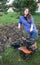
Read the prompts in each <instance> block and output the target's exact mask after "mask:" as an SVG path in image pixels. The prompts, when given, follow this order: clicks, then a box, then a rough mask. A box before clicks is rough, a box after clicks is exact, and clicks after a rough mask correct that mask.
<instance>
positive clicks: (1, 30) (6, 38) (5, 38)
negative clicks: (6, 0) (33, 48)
mask: <svg viewBox="0 0 40 65" xmlns="http://www.w3.org/2000/svg"><path fill="white" fill-rule="evenodd" d="M37 28H38V32H39V36H40V26H37ZM21 31H22V30H21ZM21 31H19V30H18V28H17V24H8V25H5V26H4V27H0V52H2V51H4V48H5V46H6V45H10V46H11V45H12V44H15V43H18V39H19V38H21V37H22V33H21Z"/></svg>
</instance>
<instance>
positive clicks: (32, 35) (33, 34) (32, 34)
mask: <svg viewBox="0 0 40 65" xmlns="http://www.w3.org/2000/svg"><path fill="white" fill-rule="evenodd" d="M23 36H24V37H26V38H27V37H30V38H32V39H35V40H36V39H37V37H38V30H37V29H34V30H33V31H32V32H27V31H25V30H23Z"/></svg>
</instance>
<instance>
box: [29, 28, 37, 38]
mask: <svg viewBox="0 0 40 65" xmlns="http://www.w3.org/2000/svg"><path fill="white" fill-rule="evenodd" d="M37 37H38V30H37V29H34V30H33V31H32V32H31V33H30V38H32V39H37Z"/></svg>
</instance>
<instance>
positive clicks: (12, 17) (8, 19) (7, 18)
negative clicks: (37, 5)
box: [0, 12, 40, 26]
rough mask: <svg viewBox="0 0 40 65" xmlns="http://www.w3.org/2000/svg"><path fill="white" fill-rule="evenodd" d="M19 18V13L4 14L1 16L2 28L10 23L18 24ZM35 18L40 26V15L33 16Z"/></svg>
mask: <svg viewBox="0 0 40 65" xmlns="http://www.w3.org/2000/svg"><path fill="white" fill-rule="evenodd" d="M18 17H19V13H16V12H15V13H8V14H3V15H2V16H0V26H3V25H5V24H9V23H16V22H18V20H19V19H18ZM33 17H34V21H35V23H36V24H39V25H40V13H39V14H35V15H33Z"/></svg>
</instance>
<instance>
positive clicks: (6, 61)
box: [0, 13, 40, 65]
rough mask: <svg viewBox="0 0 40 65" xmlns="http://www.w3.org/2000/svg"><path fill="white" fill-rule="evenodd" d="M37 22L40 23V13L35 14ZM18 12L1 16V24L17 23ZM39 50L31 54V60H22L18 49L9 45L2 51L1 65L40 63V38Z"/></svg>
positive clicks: (32, 64) (0, 55)
mask: <svg viewBox="0 0 40 65" xmlns="http://www.w3.org/2000/svg"><path fill="white" fill-rule="evenodd" d="M33 17H34V20H35V24H36V25H40V13H39V14H35V15H33ZM18 20H19V14H18V13H8V14H3V16H0V26H3V25H6V24H9V23H17V22H18ZM37 45H38V52H37V53H36V54H34V55H32V56H31V58H30V59H29V60H22V59H21V57H20V54H19V52H18V51H16V50H15V49H14V48H12V47H9V46H7V47H6V48H5V51H4V52H3V53H0V65H40V38H38V39H37Z"/></svg>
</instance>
